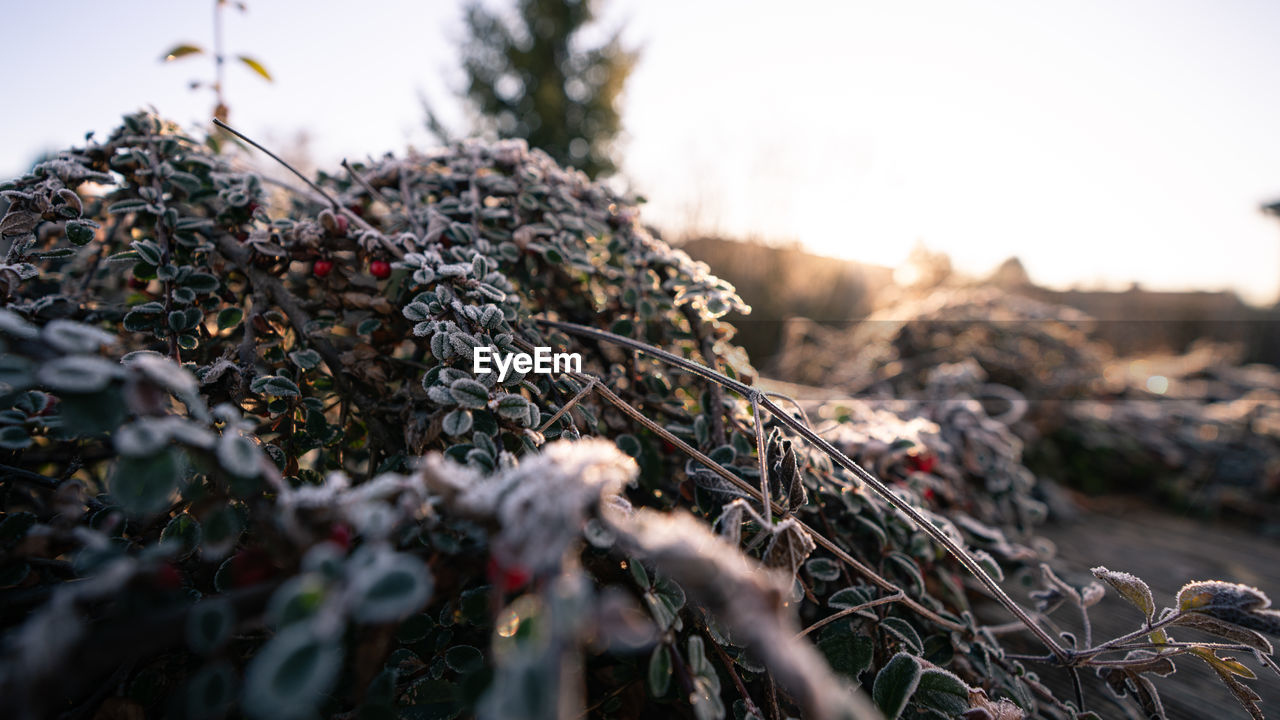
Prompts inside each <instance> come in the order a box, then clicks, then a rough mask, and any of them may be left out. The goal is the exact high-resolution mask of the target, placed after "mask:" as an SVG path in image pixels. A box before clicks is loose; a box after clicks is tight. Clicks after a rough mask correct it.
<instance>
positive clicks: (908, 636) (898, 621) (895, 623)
mask: <svg viewBox="0 0 1280 720" xmlns="http://www.w3.org/2000/svg"><path fill="white" fill-rule="evenodd" d="M880 629H881V630H884V631H885V632H887V633H889V634H891V635H893V636H894V637H896V638H898V639H899V640H901V641H902V644H903V646H905V647H906V648H907V649H908V650H910V651H911V654H912V655H919V654H920V653H922V652H924V643H923V642H921V641H920V634H919V633H917V632H916V629H915V628H914V627H912V626H911V623H909V622H907V621H906V620H903V619H902V618H897V617H887V618H885V619H884V620H881V621H880Z"/></svg>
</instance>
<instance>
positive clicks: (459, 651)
mask: <svg viewBox="0 0 1280 720" xmlns="http://www.w3.org/2000/svg"><path fill="white" fill-rule="evenodd" d="M444 661H445V663H446V664H448V665H449V667H450V668H451V669H452V670H453V671H454V672H458V673H464V674H465V673H473V672H475V671H477V670H479V669H481V668H483V667H484V653H482V652H480V650H479V649H477V648H474V647H472V646H470V645H454V646H453V647H451V648H449V649H448V650H445V651H444Z"/></svg>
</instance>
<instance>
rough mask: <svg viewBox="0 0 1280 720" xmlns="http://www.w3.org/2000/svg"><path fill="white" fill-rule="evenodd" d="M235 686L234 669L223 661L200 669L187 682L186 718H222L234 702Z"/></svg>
mask: <svg viewBox="0 0 1280 720" xmlns="http://www.w3.org/2000/svg"><path fill="white" fill-rule="evenodd" d="M236 685H237V682H236V672H235V669H234V668H232V667H231V663H229V662H227V661H225V660H220V661H218V662H215V663H212V664H210V665H206V666H205V667H203V668H201V669H200V670H199V671H197V672H196V673H195V674H194V675H192V676H191V679H190V680H189V681H188V682H187V687H186V691H185V693H184V695H185V696H186V699H187V716H188V717H191V718H197V719H203V718H219V717H222V716H223V715H225V714H226V711H227V710H228V709H229V708H230V706H231V703H232V702H233V701H234V700H235V697H236V690H237V689H238V688H237V687H236Z"/></svg>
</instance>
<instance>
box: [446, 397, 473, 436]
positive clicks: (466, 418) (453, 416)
mask: <svg viewBox="0 0 1280 720" xmlns="http://www.w3.org/2000/svg"><path fill="white" fill-rule="evenodd" d="M441 389H443V388H441ZM442 429H443V430H444V432H445V434H446V435H450V436H453V437H457V436H458V435H462V434H465V433H466V432H467V431H468V430H470V429H471V411H470V410H463V409H462V408H454V409H453V410H450V411H449V412H448V413H447V414H446V415H445V416H444V423H443V426H442Z"/></svg>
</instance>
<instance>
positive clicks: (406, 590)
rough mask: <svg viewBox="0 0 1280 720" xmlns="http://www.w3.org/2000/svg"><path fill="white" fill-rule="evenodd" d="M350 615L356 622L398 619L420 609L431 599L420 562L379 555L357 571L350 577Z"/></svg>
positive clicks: (403, 556)
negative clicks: (353, 599) (352, 600)
mask: <svg viewBox="0 0 1280 720" xmlns="http://www.w3.org/2000/svg"><path fill="white" fill-rule="evenodd" d="M351 585H352V591H353V594H354V597H355V607H354V612H353V614H354V616H355V618H356V619H357V620H359V621H360V622H389V621H392V620H402V619H404V618H406V617H408V616H409V615H411V614H413V613H415V612H417V611H418V610H420V609H422V606H423V605H426V603H427V600H428V599H430V597H431V588H432V581H431V573H430V572H429V571H428V570H427V566H426V565H425V564H423V562H422V561H421V560H419V559H418V558H416V557H414V556H412V555H406V554H403V553H393V552H383V553H379V554H377V555H376V556H374V557H373V558H372V559H370V560H369V561H368V564H367V565H365V566H364V567H361V568H359V569H358V570H357V571H356V574H355V576H354V577H353V578H352V582H351Z"/></svg>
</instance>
